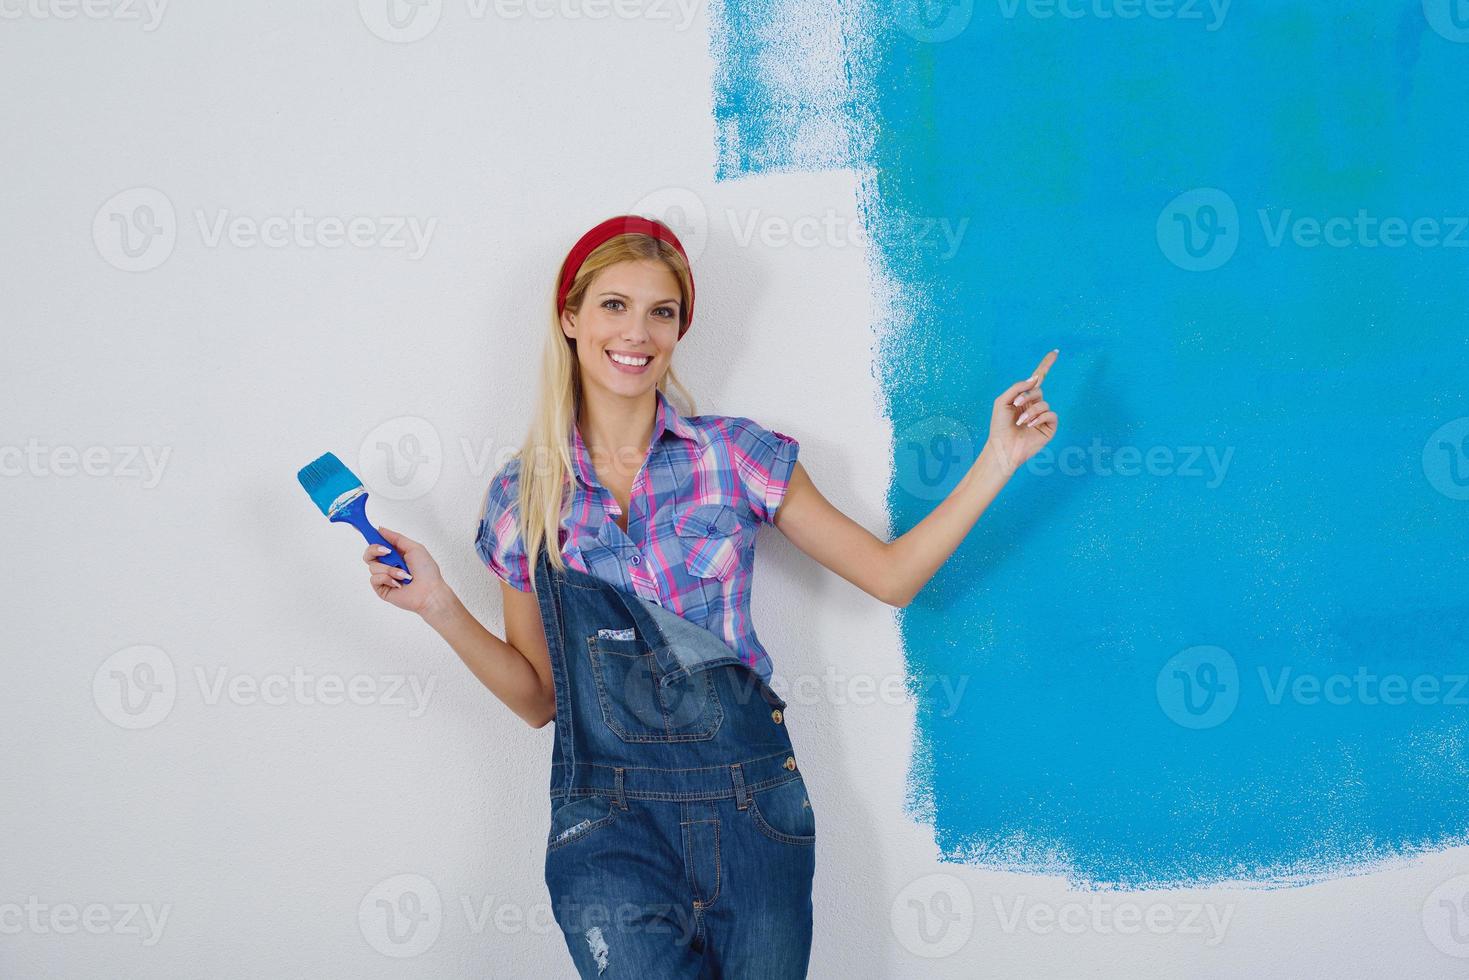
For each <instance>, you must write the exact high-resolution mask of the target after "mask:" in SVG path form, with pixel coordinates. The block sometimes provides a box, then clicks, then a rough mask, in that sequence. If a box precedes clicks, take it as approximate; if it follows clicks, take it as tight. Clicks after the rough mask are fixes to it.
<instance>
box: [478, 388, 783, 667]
mask: <svg viewBox="0 0 1469 980" xmlns="http://www.w3.org/2000/svg"><path fill="white" fill-rule="evenodd" d="M655 392H656V395H657V406H658V407H657V412H656V415H655V417H654V422H653V438H652V442H651V444H650V446H649V449H648V455H647V458H646V459H645V460H644V462H643V467H642V469H640V470H639V471H638V474H637V476H636V477H635V478H634V479H633V483H632V492H631V500H630V507H629V509H630V510H631V513H630V514H629V515H628V519H627V531H626V533H624V532H623V530H622V528H620V527H618V526H617V521H616V518H617V517H618V516H620V515H621V513H622V511H621V508H620V507H619V506H618V503H617V500H616V498H614V497H613V496H612V492H611V491H610V490H608V489H607V488H606V487H604V486H602V484H601V483H600V482H599V481H598V480H597V473H596V469H595V467H594V466H593V464H592V462H591V460H590V455H589V453H588V451H587V447H586V444H585V443H584V442H582V438H581V432H580V430H578V429H577V428H576V427H575V426H573V427H572V446H571V456H572V462H573V464H574V469H575V473H574V476H575V481H574V486H573V487H572V495H571V509H570V512H569V513H568V514H567V516H566V517H564V518H562V521H561V529H560V537H561V554H562V555H563V556H565V558H566V562H567V564H568V565H570V566H571V567H573V568H576V569H578V570H579V571H583V572H587V573H589V574H591V575H595V576H597V577H598V578H601V579H604V580H605V581H607V582H610V583H611V584H613V585H614V586H617V587H618V588H620V589H622V590H623V591H624V592H628V593H631V594H633V595H637V596H642V597H643V598H645V599H648V600H650V601H652V602H656V603H658V604H659V605H661V606H663V607H664V608H665V609H668V610H670V611H671V612H674V613H677V614H678V615H680V616H682V617H684V618H685V619H687V620H689V621H690V622H693V623H697V624H698V625H700V626H703V627H704V628H705V629H708V630H709V631H710V632H712V633H714V634H715V635H717V636H719V637H721V638H722V639H723V640H724V641H725V642H726V643H728V644H729V645H730V646H731V647H733V648H734V649H735V650H736V651H737V652H738V653H739V654H740V656H741V658H742V659H743V660H744V662H745V663H746V664H748V665H750V667H752V668H753V669H754V670H755V671H756V672H757V673H758V674H759V675H760V676H761V677H762V678H764V679H765V681H766V682H767V683H768V682H769V681H770V677H771V665H770V657H769V655H768V654H767V653H766V651H765V648H764V647H763V646H761V644H760V640H759V639H758V638H757V637H756V636H755V626H754V624H753V623H752V622H751V621H750V588H751V584H752V582H753V573H754V565H755V534H756V531H758V530H759V526H760V525H761V524H762V523H768V522H769V521H771V520H772V519H773V518H774V516H775V512H776V508H777V507H779V506H780V502H781V499H782V498H783V497H784V496H785V492H786V487H787V486H788V485H789V482H790V476H791V470H792V468H793V467H794V466H795V465H796V455H797V453H798V452H799V450H800V443H798V442H797V441H796V440H795V439H793V438H791V437H790V436H788V435H785V434H784V433H781V432H776V431H774V430H771V429H765V428H762V427H761V426H759V425H758V424H756V423H755V422H753V421H751V420H750V419H747V418H743V417H740V416H727V415H695V416H690V417H688V418H684V417H683V416H681V415H679V413H678V411H677V410H676V409H675V408H674V407H673V405H672V404H671V403H670V402H669V401H668V399H667V398H666V397H664V395H663V392H661V391H657V390H656V389H655ZM520 463H521V461H520V458H519V457H515V458H512V459H511V460H510V461H509V462H508V463H506V464H505V465H504V466H503V467H501V469H500V471H499V472H498V473H496V474H495V476H494V478H493V479H492V480H491V481H490V489H489V494H488V497H487V500H486V504H485V512H484V517H483V518H482V519H481V520H480V523H479V532H478V535H477V537H476V540H475V549H476V550H477V551H478V552H479V556H480V558H481V560H483V561H484V563H485V564H486V565H488V566H489V568H490V570H491V571H493V572H494V573H495V574H496V575H498V576H499V577H500V578H501V579H503V580H505V581H506V582H508V583H510V584H511V585H512V586H514V587H515V588H517V589H519V590H520V591H522V592H529V591H530V590H531V574H532V573H531V568H530V562H529V560H528V559H527V556H526V553H525V549H524V547H523V546H522V542H521V537H520V529H519V525H518V523H517V519H516V495H517V493H518V492H519V485H518V476H519V473H520Z"/></svg>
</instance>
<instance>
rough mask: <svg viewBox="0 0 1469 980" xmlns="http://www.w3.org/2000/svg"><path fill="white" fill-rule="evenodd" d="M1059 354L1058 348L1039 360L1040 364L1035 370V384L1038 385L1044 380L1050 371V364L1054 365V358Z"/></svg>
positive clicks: (1059, 349)
mask: <svg viewBox="0 0 1469 980" xmlns="http://www.w3.org/2000/svg"><path fill="white" fill-rule="evenodd" d="M1060 353H1061V348H1059V347H1058V348H1056V349H1055V350H1053V351H1051V352H1050V353H1049V354H1047V355H1046V356H1045V357H1043V358H1041V362H1040V363H1039V364H1037V365H1036V368H1035V378H1036V384H1040V383H1041V382H1042V381H1044V380H1046V372H1047V371H1049V370H1050V369H1051V365H1052V364H1055V363H1056V356H1057V355H1058V354H1060Z"/></svg>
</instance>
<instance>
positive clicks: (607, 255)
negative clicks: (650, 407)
mask: <svg viewBox="0 0 1469 980" xmlns="http://www.w3.org/2000/svg"><path fill="white" fill-rule="evenodd" d="M649 259H652V260H656V261H660V262H662V263H663V264H664V265H665V266H667V267H668V270H669V271H670V272H672V273H673V276H674V278H675V279H677V280H678V288H679V294H680V303H679V317H680V324H679V326H680V328H682V327H683V326H684V325H685V324H686V323H687V320H686V318H687V317H688V315H689V314H688V308H689V293H690V291H691V284H692V280H691V273H690V271H689V267H688V263H686V262H685V261H684V258H683V256H682V255H681V254H679V251H678V250H677V249H676V248H674V247H673V246H672V245H669V244H668V243H667V242H664V241H660V240H658V239H656V238H653V237H652V236H651V235H643V234H638V233H629V234H625V235H617V236H615V237H613V238H610V239H608V240H607V241H606V242H603V243H602V244H601V245H599V246H598V247H597V248H596V249H594V250H593V251H592V252H591V254H589V255H588V256H587V257H586V259H585V261H583V262H582V265H581V268H580V269H578V270H577V273H576V277H575V279H573V280H572V284H571V289H570V291H569V292H568V293H567V296H566V309H567V310H569V311H571V312H573V313H576V312H580V310H581V306H582V302H583V300H585V298H586V294H587V287H588V286H590V285H591V282H592V279H593V278H594V277H595V276H596V275H597V273H599V272H601V271H602V270H603V269H605V268H607V267H608V266H610V265H614V264H616V263H618V262H627V261H641V260H649ZM560 281H561V272H560V271H558V273H557V276H556V282H555V283H553V284H552V287H551V320H550V331H549V333H547V334H546V339H545V345H544V347H543V349H542V352H541V378H540V391H539V394H538V396H537V403H536V411H535V415H534V416H533V418H532V420H531V425H530V431H529V432H528V433H527V434H526V438H525V441H524V442H523V443H522V444H521V446H520V449H519V450H518V451H517V452H516V457H518V458H519V459H520V480H519V483H520V487H519V495H518V499H517V501H516V506H517V512H518V513H517V517H518V520H519V524H520V536H521V542H522V544H523V546H524V548H525V554H526V557H527V559H528V560H529V563H530V576H531V588H532V589H534V588H535V569H536V563H537V560H538V558H539V554H540V549H541V547H542V545H543V544H550V543H551V542H555V545H553V546H550V547H547V549H546V550H547V553H548V555H549V557H550V560H551V564H552V565H553V566H555V567H556V569H558V570H564V569H565V568H566V563H565V562H564V561H563V560H562V557H561V548H560V542H559V540H558V538H557V537H556V536H555V533H556V531H558V530H559V529H560V527H561V519H562V517H563V516H564V514H565V513H566V510H567V508H568V507H569V505H570V503H571V494H570V493H569V492H568V491H569V490H570V485H571V482H572V480H573V478H574V474H575V470H574V468H573V464H572V461H571V445H572V443H571V431H572V427H573V426H574V425H575V424H576V418H577V409H578V406H579V405H580V403H581V384H582V382H581V366H580V364H579V362H578V361H577V359H576V341H575V340H573V339H572V338H570V337H568V336H566V334H565V333H563V332H562V330H561V317H560V315H559V314H558V313H557V312H556V298H555V297H556V283H559V282H560ZM670 385H671V386H673V388H675V389H676V390H677V391H678V392H679V393H680V394H681V395H682V397H683V400H684V401H685V403H686V404H687V405H688V413H689V414H692V413H693V412H694V411H695V409H694V398H693V395H692V394H691V393H690V392H689V390H688V389H687V388H685V387H684V386H683V383H682V382H680V381H679V380H678V378H677V376H675V374H674V372H673V365H672V364H669V366H668V370H667V371H666V372H665V373H664V375H663V377H662V378H660V379H659V380H658V390H659V391H662V392H664V393H665V396H666V394H667V391H668V387H669V386H670ZM528 464H529V465H528Z"/></svg>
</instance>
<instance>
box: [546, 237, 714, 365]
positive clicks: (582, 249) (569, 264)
mask: <svg viewBox="0 0 1469 980" xmlns="http://www.w3.org/2000/svg"><path fill="white" fill-rule="evenodd" d="M628 234H637V235H648V236H650V237H652V238H656V239H658V240H659V241H664V242H667V243H668V244H670V245H672V246H673V247H674V248H676V249H678V254H679V255H682V256H683V259H684V261H685V262H688V260H689V256H688V253H687V252H685V251H684V250H683V243H682V242H680V241H679V240H678V236H677V235H675V234H674V233H673V229H672V228H669V227H668V226H667V225H665V224H664V223H663V222H661V221H658V220H656V219H653V218H643V217H639V216H638V215H635V214H622V215H618V216H617V217H615V218H608V219H607V220H606V221H604V222H602V223H601V224H599V225H597V226H596V227H595V228H593V229H592V230H591V231H588V232H587V233H586V234H585V235H583V236H581V238H579V239H577V242H576V244H575V245H573V246H572V247H571V251H570V252H568V253H566V259H565V261H563V262H562V263H561V281H560V283H559V284H558V285H557V288H556V312H557V313H558V314H560V313H561V311H562V310H564V309H566V294H567V293H569V292H571V283H572V280H574V279H575V278H576V273H577V271H578V270H579V269H581V264H582V263H583V262H585V261H586V259H587V256H588V255H591V254H592V250H593V249H595V248H596V247H597V246H598V245H601V244H602V243H603V242H605V241H607V240H608V239H611V238H616V237H617V236H618V235H628ZM693 322H694V275H693V269H692V267H690V270H689V303H688V309H687V310H685V311H684V318H683V324H682V325H681V326H680V327H679V328H678V336H679V339H680V340H682V339H683V335H684V333H685V332H687V330H688V329H689V325H690V324H692V323H693Z"/></svg>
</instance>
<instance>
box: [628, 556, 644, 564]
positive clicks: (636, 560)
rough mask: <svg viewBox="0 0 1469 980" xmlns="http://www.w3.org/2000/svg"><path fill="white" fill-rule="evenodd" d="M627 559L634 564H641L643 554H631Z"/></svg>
mask: <svg viewBox="0 0 1469 980" xmlns="http://www.w3.org/2000/svg"><path fill="white" fill-rule="evenodd" d="M628 561H630V562H632V563H633V564H634V565H641V564H642V563H643V556H642V555H633V556H632V557H631V558H629V559H628Z"/></svg>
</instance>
